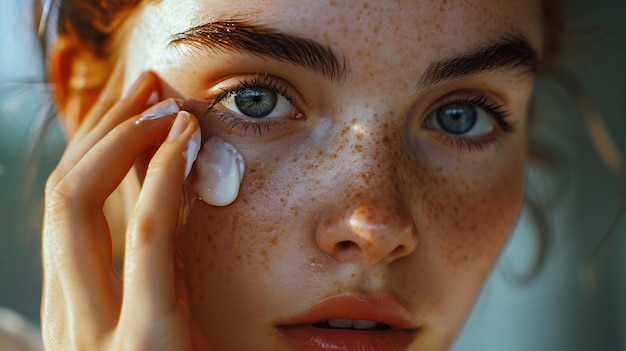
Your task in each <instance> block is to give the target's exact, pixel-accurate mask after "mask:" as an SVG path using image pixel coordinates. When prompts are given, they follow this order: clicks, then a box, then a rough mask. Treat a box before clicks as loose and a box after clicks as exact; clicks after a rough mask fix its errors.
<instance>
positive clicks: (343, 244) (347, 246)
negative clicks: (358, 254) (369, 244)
mask: <svg viewBox="0 0 626 351" xmlns="http://www.w3.org/2000/svg"><path fill="white" fill-rule="evenodd" d="M335 248H336V249H337V250H339V251H350V250H355V249H358V246H357V244H356V243H354V242H352V241H350V240H344V241H340V242H338V243H337V244H335Z"/></svg>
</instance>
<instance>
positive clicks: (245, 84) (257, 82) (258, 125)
mask: <svg viewBox="0 0 626 351" xmlns="http://www.w3.org/2000/svg"><path fill="white" fill-rule="evenodd" d="M249 88H264V89H269V90H272V91H273V92H275V93H276V94H279V95H282V96H283V97H285V99H287V101H288V102H289V103H290V104H291V105H292V106H293V105H294V103H293V98H292V97H291V95H290V94H289V92H288V89H287V87H286V86H285V85H284V84H281V83H280V82H277V81H276V80H274V79H272V78H270V77H268V76H267V75H262V76H261V75H257V76H254V77H251V78H243V79H241V80H239V83H238V84H236V85H235V86H234V87H232V88H223V89H221V90H222V93H221V94H220V95H219V96H218V97H216V98H215V99H214V100H213V102H212V103H211V105H210V106H209V108H208V109H207V110H206V112H205V113H204V114H205V116H206V115H209V114H213V115H215V116H216V117H217V119H218V121H219V122H220V123H222V124H224V125H226V126H228V127H229V128H230V130H231V131H232V130H234V129H237V130H238V131H239V132H241V133H243V134H247V132H248V131H252V133H253V134H254V135H257V136H261V135H262V134H263V133H266V132H271V131H273V130H275V129H276V128H279V129H280V128H284V127H285V125H286V124H287V121H286V120H284V119H278V118H272V119H259V120H251V119H247V118H242V117H239V116H237V115H235V114H234V113H232V112H230V111H222V110H218V109H216V108H215V106H216V105H218V104H219V103H221V102H222V101H224V99H226V98H228V97H229V96H230V95H231V94H236V93H240V92H243V91H244V90H245V89H249Z"/></svg>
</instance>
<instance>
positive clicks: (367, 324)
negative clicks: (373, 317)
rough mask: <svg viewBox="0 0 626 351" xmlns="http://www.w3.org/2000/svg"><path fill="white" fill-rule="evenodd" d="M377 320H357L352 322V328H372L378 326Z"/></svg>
mask: <svg viewBox="0 0 626 351" xmlns="http://www.w3.org/2000/svg"><path fill="white" fill-rule="evenodd" d="M376 324H378V323H376V322H374V321H364V320H356V321H354V322H352V328H354V329H370V328H374V327H375V326H376Z"/></svg>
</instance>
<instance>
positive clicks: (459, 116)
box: [431, 103, 495, 136]
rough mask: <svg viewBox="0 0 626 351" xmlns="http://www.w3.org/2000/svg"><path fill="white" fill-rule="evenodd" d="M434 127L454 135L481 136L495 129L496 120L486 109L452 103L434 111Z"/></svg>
mask: <svg viewBox="0 0 626 351" xmlns="http://www.w3.org/2000/svg"><path fill="white" fill-rule="evenodd" d="M431 118H432V119H434V120H433V121H432V122H433V125H432V127H434V128H437V129H441V130H443V131H445V132H448V133H450V134H454V135H463V136H479V135H485V134H489V133H491V132H492V131H493V129H494V125H495V121H494V120H493V118H492V117H490V116H489V115H488V114H487V112H485V110H483V109H482V108H479V107H476V106H474V105H470V104H464V103H452V104H449V105H445V106H442V107H440V108H438V109H437V110H436V111H435V112H434V116H432V117H431Z"/></svg>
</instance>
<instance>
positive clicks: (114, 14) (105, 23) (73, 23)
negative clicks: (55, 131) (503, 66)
mask: <svg viewBox="0 0 626 351" xmlns="http://www.w3.org/2000/svg"><path fill="white" fill-rule="evenodd" d="M143 1H144V2H145V1H151V2H158V1H159V0H143ZM141 2H142V0H93V1H87V0H35V1H34V14H35V18H38V19H39V20H38V21H35V23H38V28H37V33H38V37H39V42H40V46H41V49H42V51H43V54H44V55H45V54H46V53H47V49H48V48H47V46H48V42H49V41H50V38H51V37H52V36H53V35H54V34H58V35H67V36H71V37H72V38H73V39H77V40H78V41H79V42H80V43H81V44H82V45H85V46H87V47H89V48H90V49H91V51H92V53H93V54H94V55H96V56H97V57H100V58H109V57H115V55H114V33H115V31H116V30H117V29H119V28H120V26H122V25H123V23H124V20H125V19H126V18H127V14H128V13H129V12H130V11H131V10H133V9H134V8H135V6H138V5H139V4H140V3H141ZM562 15H563V1H562V0H543V1H542V19H543V33H544V38H543V50H542V53H543V54H542V56H541V58H540V62H539V72H538V73H539V74H540V75H548V74H553V73H554V72H557V73H558V75H556V76H555V77H556V79H557V80H558V81H560V82H561V84H562V85H563V87H564V88H566V89H567V88H568V87H576V88H577V90H576V91H571V90H568V93H569V94H570V95H571V97H572V98H574V100H575V101H576V103H577V104H578V105H579V108H580V110H581V113H582V114H583V118H584V119H585V121H586V122H587V124H588V125H592V124H593V125H595V126H596V127H597V125H598V124H600V125H601V126H603V124H602V123H601V122H602V119H601V117H600V116H599V114H597V113H595V109H594V107H593V104H590V103H589V99H588V98H587V95H586V94H584V93H582V92H581V91H580V89H578V87H579V84H574V85H572V82H570V80H571V75H567V72H564V71H563V70H562V69H560V70H556V69H557V62H558V60H559V57H560V53H561V48H562V42H563V40H564V38H565V33H566V31H565V29H564V22H563V18H562ZM53 17H54V19H56V22H55V23H54V24H55V25H56V28H51V27H52V25H51V24H52V22H53V21H52V19H53ZM50 30H54V33H50ZM51 34H52V35H51ZM44 71H45V70H44ZM575 83H576V82H575ZM581 104H584V106H582V105H581ZM589 106H591V107H589ZM590 109H591V113H590V112H589V110H590ZM530 117H531V121H532V119H534V118H533V116H532V115H531V116H530ZM48 118H50V117H48ZM590 119H592V121H590ZM598 121H600V123H598ZM588 128H589V132H590V133H591V134H592V139H593V141H594V143H595V144H596V147H597V148H598V151H599V152H600V154H601V156H602V157H603V158H604V159H605V161H607V164H608V165H609V167H610V168H611V169H612V170H613V171H614V172H615V173H616V174H617V175H618V176H620V177H621V178H622V181H623V182H624V183H626V180H625V179H626V171H625V170H626V167H625V166H624V162H623V159H622V160H621V164H620V163H619V162H617V164H618V166H615V161H614V160H615V157H612V160H613V164H611V162H610V161H611V160H609V157H607V156H606V155H605V154H606V152H604V151H603V149H602V143H601V142H600V141H598V140H599V139H598V138H597V137H595V136H594V135H593V134H594V130H593V129H592V128H591V127H588ZM596 134H597V133H596ZM600 134H602V133H600ZM604 134H605V135H602V137H607V136H608V133H604ZM608 140H610V137H609V139H608ZM609 143H610V142H609ZM616 150H617V149H614V150H610V152H611V153H612V154H613V155H615V154H617V155H618V157H617V159H620V157H621V154H620V153H619V151H616ZM560 159H561V157H559V155H558V152H555V151H554V150H551V149H550V147H548V146H546V145H544V144H543V143H542V142H537V140H535V139H534V138H531V148H530V164H531V166H532V165H533V163H535V164H537V165H539V168H546V166H547V168H548V173H549V172H553V173H558V172H554V171H555V169H557V168H559V167H560V166H561V165H560V163H562V161H559V160H560ZM616 167H617V168H616ZM620 167H621V168H620ZM616 169H617V171H616ZM556 176H557V177H558V174H557V175H556ZM527 190H528V189H527ZM531 191H532V190H531ZM623 202H626V196H625V197H624V201H623ZM550 205H553V204H550V203H548V204H546V201H542V199H541V197H538V196H536V194H529V191H527V196H526V206H527V207H528V209H529V212H530V214H531V217H532V218H533V219H534V221H535V226H536V228H537V231H536V234H537V235H538V238H539V240H538V242H539V244H538V248H537V254H536V255H535V259H534V264H533V265H532V267H530V268H529V269H528V270H527V271H526V272H521V273H520V272H517V273H513V272H512V270H511V271H508V272H507V273H508V274H507V276H508V277H510V278H512V280H514V281H516V282H518V283H521V284H523V283H527V282H529V281H532V280H533V278H534V277H535V276H536V275H538V274H539V272H540V271H541V268H542V267H543V263H544V261H545V259H546V256H547V252H548V248H549V242H550V240H549V239H550V235H549V233H550V231H551V230H550V225H549V221H548V219H547V215H546V213H547V211H546V208H545V207H548V206H550ZM625 206H626V204H623V205H622V208H621V209H620V211H619V213H618V215H617V216H616V218H614V220H613V222H612V224H611V226H610V228H609V232H607V233H606V234H605V235H604V237H603V238H602V240H601V242H600V244H599V245H598V247H596V248H594V249H593V251H592V252H591V253H590V255H589V258H588V261H589V262H590V261H593V259H594V258H595V256H596V255H597V252H598V251H599V248H601V246H602V245H603V243H604V242H605V241H606V240H607V239H608V237H609V236H610V235H611V234H612V232H613V231H614V228H615V227H616V224H617V222H618V220H619V218H620V215H621V214H622V213H623V212H625V210H624V207H625ZM585 265H586V266H589V264H588V263H586V264H585ZM587 268H588V267H583V269H587ZM505 269H506V267H505Z"/></svg>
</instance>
